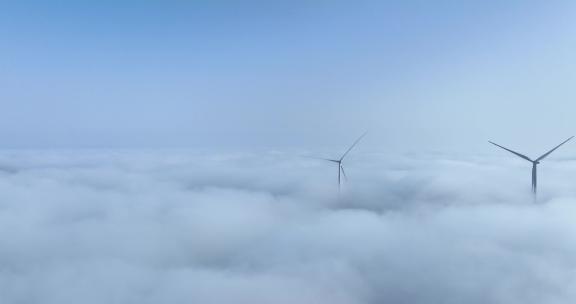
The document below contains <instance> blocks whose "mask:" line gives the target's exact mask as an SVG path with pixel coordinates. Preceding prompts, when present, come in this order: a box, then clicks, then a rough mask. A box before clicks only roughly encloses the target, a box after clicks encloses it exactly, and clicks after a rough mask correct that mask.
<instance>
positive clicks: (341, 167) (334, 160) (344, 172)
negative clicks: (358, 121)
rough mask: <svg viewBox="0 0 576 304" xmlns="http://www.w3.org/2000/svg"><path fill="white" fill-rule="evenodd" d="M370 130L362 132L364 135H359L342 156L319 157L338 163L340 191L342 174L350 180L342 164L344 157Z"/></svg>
mask: <svg viewBox="0 0 576 304" xmlns="http://www.w3.org/2000/svg"><path fill="white" fill-rule="evenodd" d="M367 133H368V132H364V134H362V136H360V137H358V139H356V141H355V142H354V143H353V144H352V145H351V146H350V148H348V150H346V152H344V154H342V156H341V157H340V158H338V159H330V158H317V159H321V160H325V161H329V162H333V163H336V164H337V165H338V192H340V186H341V184H342V178H341V177H342V176H344V179H346V180H348V177H347V176H346V171H344V166H343V165H342V162H343V161H344V158H345V157H346V155H348V153H350V151H352V149H353V148H354V147H355V146H356V145H357V144H358V143H359V142H360V140H362V138H364V136H366V134H367Z"/></svg>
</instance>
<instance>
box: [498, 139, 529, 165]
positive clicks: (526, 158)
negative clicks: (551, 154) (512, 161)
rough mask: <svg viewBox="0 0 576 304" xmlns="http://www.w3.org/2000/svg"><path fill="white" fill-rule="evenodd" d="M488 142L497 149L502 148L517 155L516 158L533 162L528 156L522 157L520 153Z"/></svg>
mask: <svg viewBox="0 0 576 304" xmlns="http://www.w3.org/2000/svg"><path fill="white" fill-rule="evenodd" d="M488 142H489V143H491V144H493V145H495V146H497V147H500V148H502V149H504V150H506V151H508V152H510V153H513V154H516V156H519V157H521V158H523V159H525V160H527V161H529V162H531V161H532V160H531V159H530V158H529V157H528V156H526V155H522V154H520V153H518V152H515V151H512V150H510V149H508V148H505V147H502V146H501V145H499V144H497V143H493V142H491V141H488Z"/></svg>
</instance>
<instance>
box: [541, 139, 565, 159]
mask: <svg viewBox="0 0 576 304" xmlns="http://www.w3.org/2000/svg"><path fill="white" fill-rule="evenodd" d="M572 138H574V136H572V137H570V138H568V139H567V140H565V141H563V142H562V143H561V144H559V145H557V146H556V147H555V148H554V149H552V150H550V151H548V152H546V154H544V155H542V156H540V157H538V158H537V159H536V161H541V160H543V159H544V158H545V157H546V156H548V155H550V153H552V152H554V150H556V149H558V148H560V146H561V145H563V144H565V143H567V142H568V141H569V140H571V139H572Z"/></svg>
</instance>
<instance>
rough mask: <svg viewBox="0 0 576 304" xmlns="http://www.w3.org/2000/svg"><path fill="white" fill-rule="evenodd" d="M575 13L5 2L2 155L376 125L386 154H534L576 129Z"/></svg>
mask: <svg viewBox="0 0 576 304" xmlns="http://www.w3.org/2000/svg"><path fill="white" fill-rule="evenodd" d="M575 12H576V11H575V10H574V6H573V5H571V4H570V3H569V2H567V1H549V2H546V3H543V2H541V1H474V0H469V1H343V0H341V1H304V0H302V1H81V2H79V1H50V3H47V1H2V2H0V37H1V38H2V44H1V45H0V55H2V56H0V88H1V90H0V100H1V103H2V109H3V113H4V115H3V116H4V118H3V119H2V120H0V137H1V138H3V144H2V146H3V147H5V148H89V147H102V148H142V147H145V148H169V147H191V148H199V147H200V148H206V147H208V148H211V147H224V148H246V147H279V148H285V147H307V148H316V147H319V146H330V145H341V143H342V141H350V139H351V138H353V137H355V136H356V135H357V134H359V133H361V132H362V131H363V130H365V129H369V130H370V131H371V134H374V135H373V136H372V139H370V140H371V144H372V145H373V146H374V147H375V146H378V145H380V146H386V147H389V148H391V149H396V150H404V149H406V150H411V149H415V148H417V145H415V144H414V142H419V143H423V144H426V145H427V146H429V147H430V148H432V149H463V148H469V147H480V145H482V146H483V145H484V143H485V140H486V139H494V140H500V141H502V140H504V141H506V142H511V144H512V145H517V146H526V147H529V148H534V153H539V151H540V150H539V149H538V147H539V146H540V145H541V144H548V143H550V144H553V143H554V142H555V141H556V137H559V139H561V138H562V137H567V136H569V135H572V133H573V131H574V130H575V129H571V128H572V127H573V126H571V125H570V124H571V123H572V122H571V121H572V116H571V115H570V113H571V111H573V110H576V107H575V106H574V105H572V104H571V103H573V102H572V100H573V99H574V98H573V97H574V95H575V94H574V92H572V88H571V86H572V81H571V80H574V78H575V77H574V76H575V74H574V72H572V69H573V68H574V66H575V65H574V63H576V62H575V60H574V59H573V58H572V56H573V55H572V54H574V53H575V52H574V51H576V49H575V44H574V42H575V41H574V38H572V37H576V36H575V35H574V34H575V33H574V31H575V30H573V29H572V28H574V22H572V21H571V20H572V19H573V17H574V13H575ZM543 99H547V100H543ZM544 104H546V106H544V107H543V105H544ZM535 121H536V122H537V123H534V122H535ZM528 134H533V135H534V136H528ZM534 137H536V138H541V137H542V138H545V140H542V141H541V142H540V141H538V142H537V143H534V140H533V138H534ZM548 138H551V139H548Z"/></svg>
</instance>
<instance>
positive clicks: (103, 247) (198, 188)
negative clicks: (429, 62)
mask: <svg viewBox="0 0 576 304" xmlns="http://www.w3.org/2000/svg"><path fill="white" fill-rule="evenodd" d="M320 156H322V155H320ZM328 156H329V155H328ZM345 168H346V173H347V174H348V177H349V181H348V182H347V183H344V185H343V188H342V193H341V194H340V195H338V191H337V183H336V176H337V172H338V171H337V170H338V169H337V167H336V166H335V165H334V164H332V163H328V162H322V161H319V160H314V159H308V158H305V157H301V155H296V154H292V153H282V152H266V153H264V152H259V153H246V152H243V153H193V152H186V151H165V152H160V151H155V152H135V151H116V152H109V151H108V152H105V151H54V152H47V151H44V152H34V151H28V152H23V151H12V152H3V153H2V154H0V303H2V304H68V303H70V304H72V303H74V304H79V303H81V304H92V303H93V304H102V303H107V304H115V303H122V304H124V303H137V304H148V303H149V304H158V303H163V304H179V303H187V304H189V303H198V304H220V303H235V304H238V303H241V304H244V303H246V304H260V303H267V304H268V303H271V304H284V303H286V304H294V303H297V304H313V303H314V304H321V303H322V304H323V303H330V304H359V303H367V304H372V303H374V304H376V303H378V304H381V303H394V304H403V303H407V304H408V303H410V304H412V303H414V304H418V303H427V304H429V303H439V304H451V303H454V304H462V303H466V304H475V303H478V304H486V303H506V304H516V303H518V304H530V303H534V304H542V303H544V304H548V303H550V304H556V303H574V302H575V301H576V187H574V184H575V183H574V181H576V161H575V160H571V159H554V158H551V159H547V160H546V161H545V162H543V163H542V164H541V165H540V167H539V169H540V170H539V175H540V176H539V177H540V180H539V182H540V183H539V188H540V190H541V191H540V193H539V202H538V203H534V202H533V200H532V197H531V195H530V170H531V167H530V164H529V163H527V162H525V161H522V160H520V159H518V160H517V159H514V158H513V157H508V155H506V156H503V157H492V156H458V155H443V154H422V155H408V154H406V155H384V154H377V153H373V154H369V153H364V154H362V153H357V154H356V155H353V156H351V157H350V159H349V160H348V162H347V163H345Z"/></svg>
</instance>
